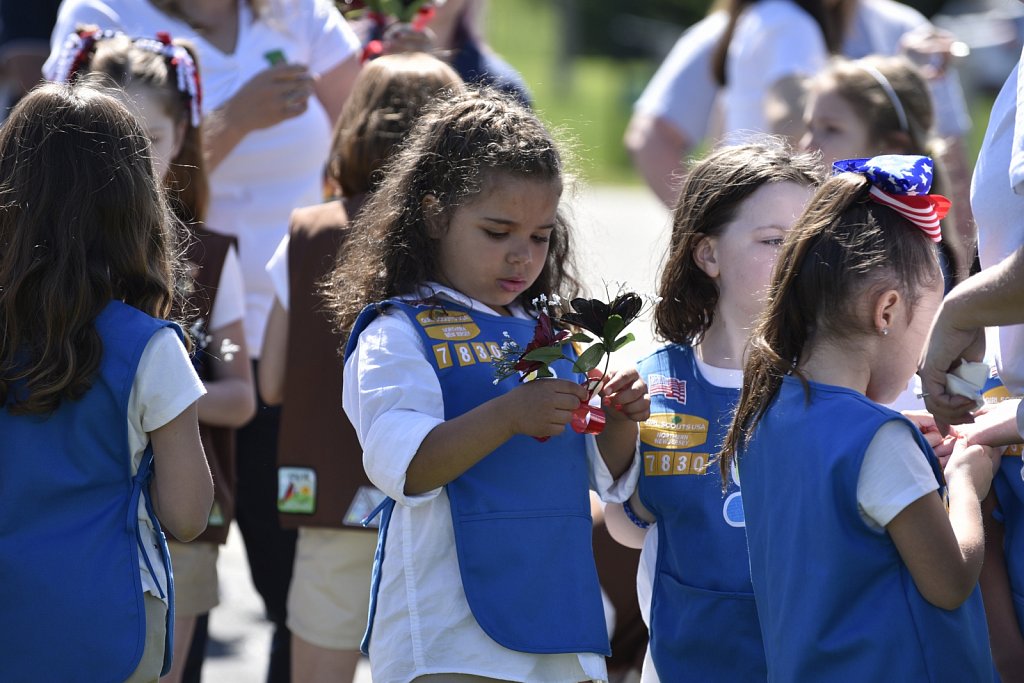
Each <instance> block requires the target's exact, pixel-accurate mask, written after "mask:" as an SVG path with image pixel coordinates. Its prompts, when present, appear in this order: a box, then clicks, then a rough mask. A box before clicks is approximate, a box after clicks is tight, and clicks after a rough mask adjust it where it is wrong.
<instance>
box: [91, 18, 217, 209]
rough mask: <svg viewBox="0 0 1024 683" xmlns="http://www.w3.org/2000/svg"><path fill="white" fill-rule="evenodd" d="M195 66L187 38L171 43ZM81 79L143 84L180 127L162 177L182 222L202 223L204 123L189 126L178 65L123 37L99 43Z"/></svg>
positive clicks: (207, 187) (205, 188)
mask: <svg viewBox="0 0 1024 683" xmlns="http://www.w3.org/2000/svg"><path fill="white" fill-rule="evenodd" d="M174 44H175V45H180V46H181V47H183V48H184V49H185V50H187V51H188V53H189V55H191V57H192V60H193V61H194V62H195V63H196V65H197V67H198V64H199V61H198V56H197V54H196V51H195V48H194V47H193V46H192V44H191V43H189V42H188V41H185V40H180V39H179V40H175V41H174ZM87 69H88V73H86V74H83V75H82V78H84V80H86V81H87V82H89V83H92V84H94V85H106V84H107V83H109V82H113V84H115V85H117V86H118V87H120V88H130V87H132V86H141V87H145V88H147V89H148V91H149V92H151V93H152V94H154V95H155V96H156V97H157V98H158V101H159V102H161V103H162V105H163V110H164V112H165V113H166V114H167V115H168V116H169V117H170V118H171V120H172V121H174V122H175V123H177V124H179V125H181V124H184V130H185V137H184V139H183V141H182V145H181V149H180V150H179V151H178V154H177V155H176V156H175V157H174V159H172V160H171V163H170V166H169V167H168V171H167V176H166V178H164V179H163V181H164V186H165V187H166V188H167V192H168V195H169V197H170V200H171V207H172V208H173V209H174V212H175V213H176V214H177V215H178V218H180V219H181V220H182V222H184V223H186V224H193V223H202V222H203V220H204V219H205V218H206V209H207V205H208V204H209V201H210V185H209V180H208V178H207V174H206V165H205V161H204V159H203V132H202V124H200V123H196V124H195V125H193V122H192V120H191V108H190V107H191V101H190V99H189V96H188V94H187V93H183V92H182V91H181V90H179V89H178V74H177V71H176V67H175V66H174V65H173V64H172V63H171V62H170V60H169V59H168V58H167V57H166V56H165V55H163V54H159V53H157V52H153V51H152V50H147V49H144V48H141V47H138V46H137V45H136V44H135V43H134V41H132V40H131V39H130V38H128V37H127V36H123V35H118V36H115V37H113V38H108V39H103V40H99V41H98V42H97V43H96V48H95V52H94V53H93V55H92V58H91V60H90V61H89V62H88V64H87Z"/></svg>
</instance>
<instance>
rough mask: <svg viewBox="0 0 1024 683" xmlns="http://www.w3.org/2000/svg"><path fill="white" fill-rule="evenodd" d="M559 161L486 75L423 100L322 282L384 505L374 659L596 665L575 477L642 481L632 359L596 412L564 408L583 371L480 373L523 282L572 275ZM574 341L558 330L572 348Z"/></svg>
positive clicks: (376, 669) (473, 675) (591, 671)
mask: <svg viewBox="0 0 1024 683" xmlns="http://www.w3.org/2000/svg"><path fill="white" fill-rule="evenodd" d="M562 181H563V176H562V161H561V158H560V155H559V153H558V150H557V148H556V146H555V143H554V141H553V140H552V138H551V136H550V134H549V133H548V131H547V130H545V128H544V126H543V125H542V124H541V123H540V121H539V120H538V119H537V117H536V116H535V115H534V114H533V113H531V112H530V111H528V110H527V109H525V108H524V107H523V106H522V105H520V104H518V103H516V102H515V101H513V100H511V99H510V98H508V97H507V96H505V95H501V94H500V93H498V92H497V91H493V90H491V89H481V90H476V91H472V92H469V93H464V94H457V95H453V96H452V97H450V98H448V99H445V100H442V101H438V102H435V103H434V104H432V105H428V107H427V108H425V110H424V113H423V114H422V116H421V118H420V119H419V120H418V122H417V123H416V125H415V127H414V128H413V130H412V132H411V133H410V134H409V137H408V139H407V141H406V143H405V144H404V146H403V147H402V149H401V150H400V151H399V152H397V153H396V155H395V156H394V157H393V158H392V160H391V162H389V164H388V166H387V167H386V169H385V171H384V174H383V180H382V182H381V184H380V187H379V188H378V190H377V191H376V192H375V193H374V194H373V195H372V197H371V198H370V199H369V200H368V201H367V204H366V205H365V206H364V208H363V210H362V212H361V213H360V214H359V217H358V218H357V219H356V221H355V223H354V226H353V230H352V237H351V238H350V241H349V246H348V247H347V249H346V251H347V253H346V254H345V256H344V257H343V259H342V261H341V262H340V264H339V266H338V268H337V270H336V272H335V273H334V275H333V281H332V283H331V287H330V290H331V291H330V296H331V297H332V299H333V302H334V308H335V310H336V312H337V314H338V316H337V317H338V320H339V322H340V325H341V326H342V327H344V328H346V329H349V328H351V332H350V336H349V342H348V350H347V360H346V363H345V371H344V384H343V386H344V389H343V405H344V408H345V411H346V413H347V414H348V416H349V418H350V419H351V420H352V423H353V425H354V426H355V429H356V432H357V434H358V436H359V439H360V442H361V444H362V446H363V450H364V454H363V463H364V466H365V468H366V472H367V474H368V475H369V478H370V480H371V481H372V482H373V483H374V484H375V485H376V486H377V487H379V488H380V489H381V490H382V491H383V492H384V493H386V494H387V495H388V496H389V497H390V499H389V501H386V503H385V505H384V506H383V512H382V514H381V520H380V526H381V530H380V536H379V543H378V550H377V558H376V562H375V568H374V581H373V592H372V598H371V605H370V623H369V628H368V629H367V634H366V637H365V638H364V651H365V650H366V649H367V646H368V651H369V655H370V665H371V669H372V673H373V680H374V681H377V682H378V683H408V681H412V680H416V681H432V680H433V681H452V680H458V681H463V680H466V681H478V680H502V681H531V682H541V683H543V682H548V683H576V682H578V681H584V680H598V681H600V680H605V679H606V678H607V675H606V671H605V662H604V656H605V655H607V654H608V633H607V631H606V627H605V621H604V615H603V611H602V602H601V594H600V588H599V586H598V581H597V572H596V570H595V568H594V560H593V551H592V546H591V518H590V505H589V495H588V489H589V488H594V489H595V490H597V491H598V493H600V494H601V495H602V496H603V497H604V498H605V499H608V500H617V501H620V502H621V501H622V500H624V499H625V497H626V496H627V495H628V492H629V491H630V490H631V489H632V486H634V485H635V480H636V476H637V465H638V461H637V459H636V458H635V450H636V438H637V425H636V423H637V422H638V421H640V420H643V419H645V418H646V417H647V415H648V405H649V404H648V401H647V398H646V396H645V392H646V387H645V386H644V384H643V382H642V381H640V379H639V376H638V375H637V373H636V371H635V370H631V371H625V372H620V373H616V374H614V375H610V376H609V377H608V378H607V382H606V384H605V386H604V388H603V389H602V391H601V395H602V396H603V400H604V402H605V406H606V408H607V412H608V423H607V425H606V427H605V429H604V431H603V432H602V433H601V434H600V435H599V436H597V437H596V438H594V437H589V436H588V437H585V436H583V435H581V434H578V433H576V432H574V431H572V430H571V429H568V428H567V426H566V425H567V423H568V422H569V420H570V417H571V413H572V411H573V410H575V409H577V408H578V407H579V406H580V404H581V401H586V400H587V391H586V390H585V389H584V388H583V387H582V386H581V384H580V382H581V381H583V378H582V377H580V376H578V375H575V374H574V373H573V372H572V365H571V363H569V362H566V361H559V362H555V363H553V364H552V370H553V371H554V372H555V374H556V375H557V378H553V379H544V380H537V381H529V382H524V383H520V382H519V381H518V378H512V377H510V378H507V379H505V380H502V381H500V382H499V381H495V372H494V366H493V365H492V362H491V361H492V359H493V358H494V357H495V356H497V355H499V354H500V353H501V346H502V344H503V343H504V341H505V340H506V339H508V338H511V339H512V340H515V341H516V342H518V343H519V345H520V346H526V344H527V343H529V342H530V340H531V339H532V338H533V337H534V333H535V329H536V328H537V324H536V321H535V320H534V319H533V318H532V317H531V315H530V314H529V313H528V311H529V310H530V304H531V301H533V300H534V299H538V300H539V299H540V296H541V295H542V294H543V295H544V296H545V298H547V297H550V296H551V295H552V294H555V293H557V294H561V295H563V296H565V295H567V294H568V293H569V292H570V291H571V290H573V289H575V287H576V281H575V280H574V279H573V275H572V260H571V248H570V238H571V235H570V227H569V223H568V222H567V221H566V219H565V217H564V216H563V214H562V212H561V210H560V208H559V204H560V198H561V193H562ZM568 352H570V351H569V350H568V349H567V353H568Z"/></svg>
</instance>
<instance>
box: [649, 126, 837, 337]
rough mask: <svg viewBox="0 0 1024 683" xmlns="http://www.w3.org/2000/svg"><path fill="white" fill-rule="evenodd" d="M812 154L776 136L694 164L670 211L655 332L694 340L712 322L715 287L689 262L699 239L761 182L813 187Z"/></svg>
mask: <svg viewBox="0 0 1024 683" xmlns="http://www.w3.org/2000/svg"><path fill="white" fill-rule="evenodd" d="M820 181H821V169H820V164H819V161H818V158H817V157H816V156H815V155H812V154H794V153H793V152H792V151H791V150H790V149H789V148H788V147H787V146H786V145H785V144H784V143H783V142H782V141H781V140H775V139H773V138H766V139H765V142H763V143H752V144H746V145H736V146H731V147H722V148H720V149H717V150H715V151H714V152H712V153H711V154H709V155H708V156H706V157H705V158H704V159H702V160H700V161H698V162H695V163H694V164H693V165H692V166H691V167H690V170H689V172H688V173H687V175H686V181H685V182H684V183H683V187H682V190H681V191H680V193H679V199H678V200H677V201H676V206H675V209H673V211H672V237H671V240H670V245H669V254H668V258H667V260H666V261H665V266H664V268H663V269H662V271H661V283H660V284H659V286H658V294H659V296H660V297H661V299H660V301H659V302H658V303H657V304H656V305H655V307H654V326H655V332H656V333H657V334H658V336H659V337H661V338H662V339H665V340H667V341H671V342H675V343H677V344H697V343H699V342H700V340H701V338H702V337H703V336H704V333H705V332H706V331H707V330H708V328H709V327H711V324H712V322H714V317H715V308H716V307H717V306H718V287H717V286H716V285H715V282H714V280H712V279H711V278H710V277H709V276H708V275H707V273H705V272H704V271H703V270H701V269H700V268H699V267H698V266H697V264H696V262H695V261H694V260H693V253H694V250H695V249H696V248H697V245H698V244H700V242H701V240H703V239H704V238H705V237H715V236H717V235H720V234H722V231H723V230H725V227H726V226H727V225H728V224H729V223H730V222H732V220H733V218H735V216H736V213H737V212H738V211H739V208H740V205H741V204H742V203H743V201H744V200H746V199H747V198H748V197H750V195H752V194H754V192H756V191H757V190H758V188H760V187H761V186H762V185H767V184H768V183H782V182H792V183H797V184H800V185H805V186H809V185H817V184H818V183H819V182H820Z"/></svg>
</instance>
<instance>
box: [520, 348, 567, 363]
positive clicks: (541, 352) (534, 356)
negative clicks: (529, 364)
mask: <svg viewBox="0 0 1024 683" xmlns="http://www.w3.org/2000/svg"><path fill="white" fill-rule="evenodd" d="M523 358H525V359H526V360H532V361H537V362H539V363H553V362H555V361H556V360H558V359H560V358H563V356H562V349H560V348H559V347H557V346H542V347H540V348H539V349H534V350H533V351H530V352H529V353H528V354H526V355H525V356H523Z"/></svg>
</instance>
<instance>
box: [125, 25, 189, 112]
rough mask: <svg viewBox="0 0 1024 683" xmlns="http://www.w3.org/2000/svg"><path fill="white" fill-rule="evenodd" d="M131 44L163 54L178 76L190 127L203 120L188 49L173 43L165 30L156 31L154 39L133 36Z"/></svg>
mask: <svg viewBox="0 0 1024 683" xmlns="http://www.w3.org/2000/svg"><path fill="white" fill-rule="evenodd" d="M132 45H134V46H135V47H137V48H141V49H143V50H148V51H149V52H155V53H157V54H159V55H163V57H164V59H166V60H167V62H168V63H169V64H170V65H171V68H172V69H174V75H175V76H177V78H178V92H180V93H181V94H183V95H185V96H186V97H187V98H188V103H189V113H190V114H191V123H192V127H193V128H196V127H198V126H199V124H200V122H201V121H202V120H203V88H202V85H201V84H200V81H199V69H198V67H196V63H195V60H193V59H192V55H191V54H189V51H188V50H186V49H185V48H184V47H182V46H181V45H175V44H174V41H173V40H171V34H170V33H167V32H166V31H160V32H158V33H157V34H156V38H155V39H153V38H135V39H134V40H132Z"/></svg>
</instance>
